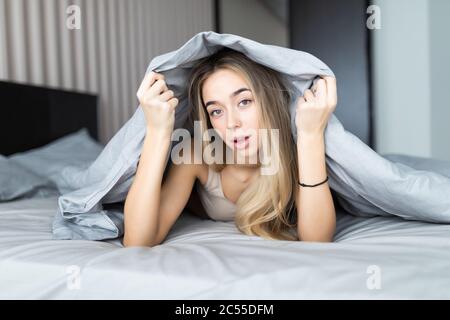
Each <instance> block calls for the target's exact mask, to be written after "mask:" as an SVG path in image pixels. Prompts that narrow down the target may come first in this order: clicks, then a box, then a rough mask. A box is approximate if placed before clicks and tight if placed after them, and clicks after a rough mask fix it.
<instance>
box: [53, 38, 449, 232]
mask: <svg viewBox="0 0 450 320" xmlns="http://www.w3.org/2000/svg"><path fill="white" fill-rule="evenodd" d="M223 47H228V48H231V49H234V50H237V51H240V52H242V53H244V54H246V56H247V57H249V58H250V59H252V60H254V61H255V62H257V63H260V64H262V65H265V66H267V67H270V68H272V69H274V70H276V71H278V72H280V73H281V75H282V76H283V77H285V79H286V80H287V82H288V84H289V85H291V86H292V88H290V89H291V91H292V92H293V93H294V94H295V99H293V100H292V102H291V105H290V106H289V112H290V115H291V131H292V135H293V137H294V139H295V140H296V139H297V133H296V126H295V107H296V100H297V98H298V97H300V96H302V95H303V92H304V91H305V90H306V89H308V88H310V87H311V85H312V84H313V83H314V81H315V80H317V79H318V78H319V77H320V76H334V74H333V72H332V71H331V70H330V68H328V66H326V65H325V64H324V63H323V62H322V61H320V60H319V59H317V58H316V57H314V56H312V55H311V54H309V53H306V52H302V51H298V50H293V49H289V48H284V47H279V46H273V45H267V44H261V43H258V42H255V41H252V40H250V39H246V38H243V37H240V36H237V35H232V34H218V33H215V32H211V31H208V32H201V33H198V34H197V35H195V36H194V37H192V38H191V39H190V40H189V41H187V42H186V43H185V44H184V45H183V46H182V47H181V48H179V49H178V50H175V51H172V52H168V53H165V54H163V55H159V56H157V57H155V58H153V59H152V60H151V62H150V64H149V66H148V68H147V70H146V73H148V72H150V71H156V72H159V73H162V74H164V76H165V80H166V83H167V86H168V87H169V88H170V89H171V90H173V91H174V94H175V96H176V97H177V98H178V99H179V105H178V106H177V108H176V113H175V129H176V128H181V127H183V125H184V124H185V122H186V119H187V116H188V113H189V106H188V101H187V94H186V84H187V78H188V75H189V71H190V69H191V68H192V66H193V65H194V64H195V63H196V61H198V60H199V59H201V58H204V57H207V56H209V55H211V54H214V53H215V52H217V51H218V50H219V49H221V48H223ZM145 128H146V127H145V117H144V113H143V111H142V108H140V106H139V107H138V108H137V110H136V112H135V113H134V115H133V116H132V117H131V118H130V119H129V120H128V121H127V122H126V123H125V125H124V126H123V127H122V128H121V129H120V130H119V131H118V132H117V133H116V134H115V135H114V137H113V138H112V139H111V140H110V141H109V143H108V144H107V145H106V146H105V148H104V149H103V151H102V152H101V154H100V155H99V156H98V158H97V159H96V160H95V161H94V162H93V163H92V165H91V166H90V167H89V168H88V169H86V170H83V171H78V172H73V171H70V172H69V173H67V174H70V176H66V177H64V176H62V177H61V179H63V180H64V181H65V183H66V184H67V181H70V183H71V184H72V191H70V192H68V193H65V194H63V195H61V196H60V197H59V198H58V212H56V215H55V219H54V222H53V237H54V239H88V240H102V239H110V238H116V237H118V236H121V235H122V234H123V205H121V202H123V201H124V200H125V199H126V195H127V192H128V190H129V188H130V186H131V183H132V180H133V177H134V174H135V172H136V169H137V164H138V161H139V157H140V152H141V148H142V145H143V141H144V137H145V133H146V131H145ZM325 145H326V163H327V170H328V174H329V185H330V188H331V189H333V191H334V193H335V194H336V195H337V199H338V201H339V203H340V204H341V205H342V207H343V208H344V209H345V210H346V211H348V212H349V213H351V214H354V215H359V216H374V215H386V216H388V215H396V216H400V217H403V218H405V219H410V220H422V221H428V222H439V223H449V222H450V177H449V176H448V175H444V174H441V173H438V172H434V171H432V168H430V170H419V169H415V168H413V167H411V166H408V165H406V164H402V163H400V162H393V161H390V160H388V159H387V158H384V157H382V156H381V155H379V154H377V153H376V152H375V151H373V150H372V149H371V148H370V147H368V146H367V145H366V144H364V143H363V142H362V141H361V140H359V139H358V138H357V137H356V136H354V135H353V134H352V133H350V132H348V131H346V130H345V129H344V127H343V126H342V124H341V122H340V121H339V120H338V118H337V117H336V116H335V115H334V114H332V115H331V117H330V119H329V122H328V125H327V128H326V130H325ZM167 163H168V161H167V162H166V168H167ZM449 167H450V163H449Z"/></svg>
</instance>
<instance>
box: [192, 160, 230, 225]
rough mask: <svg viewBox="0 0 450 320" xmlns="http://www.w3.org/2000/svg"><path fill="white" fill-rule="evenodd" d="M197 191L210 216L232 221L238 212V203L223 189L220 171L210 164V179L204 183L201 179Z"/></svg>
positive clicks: (215, 218)
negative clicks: (227, 195) (226, 194)
mask: <svg viewBox="0 0 450 320" xmlns="http://www.w3.org/2000/svg"><path fill="white" fill-rule="evenodd" d="M196 183H197V192H198V195H199V198H200V201H201V202H202V205H203V207H204V208H205V210H206V213H207V214H208V216H209V217H210V218H211V219H213V220H220V221H232V220H234V215H235V213H236V205H235V204H234V203H233V202H231V201H230V200H228V199H227V198H226V197H225V195H224V193H223V190H222V181H221V178H220V172H216V171H214V170H213V169H212V168H211V167H210V166H208V180H207V181H206V184H205V185H202V184H201V182H200V181H199V180H197V181H196Z"/></svg>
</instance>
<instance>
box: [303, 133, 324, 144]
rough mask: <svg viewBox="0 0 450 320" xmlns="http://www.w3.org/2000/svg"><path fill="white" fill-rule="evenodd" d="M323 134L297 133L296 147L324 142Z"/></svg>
mask: <svg viewBox="0 0 450 320" xmlns="http://www.w3.org/2000/svg"><path fill="white" fill-rule="evenodd" d="M324 138H325V135H324V132H321V131H317V132H305V131H297V146H302V145H309V144H313V145H314V144H317V143H318V142H322V141H324Z"/></svg>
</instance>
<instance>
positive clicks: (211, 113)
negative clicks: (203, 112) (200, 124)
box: [209, 110, 220, 116]
mask: <svg viewBox="0 0 450 320" xmlns="http://www.w3.org/2000/svg"><path fill="white" fill-rule="evenodd" d="M216 111H220V110H213V111H211V112H210V113H209V115H210V116H214V112H216Z"/></svg>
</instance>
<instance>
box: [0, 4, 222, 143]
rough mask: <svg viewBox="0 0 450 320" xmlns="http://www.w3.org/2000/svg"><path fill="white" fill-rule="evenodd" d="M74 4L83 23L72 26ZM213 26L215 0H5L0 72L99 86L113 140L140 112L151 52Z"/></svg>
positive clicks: (104, 135) (52, 83) (47, 82)
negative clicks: (70, 16) (139, 93)
mask: <svg viewBox="0 0 450 320" xmlns="http://www.w3.org/2000/svg"><path fill="white" fill-rule="evenodd" d="M72 4H76V5H78V6H79V7H80V9H81V20H82V23H81V29H80V30H76V29H75V30H70V29H68V28H67V27H66V20H67V17H68V14H67V13H66V9H67V7H68V6H69V5H72ZM213 29H214V13H213V1H212V0H183V1H179V0H132V1H129V0H95V1H94V0H0V79H3V80H10V81H14V82H21V83H29V84H35V85H43V86H48V87H54V88H64V89H69V90H76V91H82V92H83V91H86V92H91V93H98V94H99V96H100V109H99V137H100V140H101V141H102V142H103V143H105V142H107V141H108V140H109V139H110V138H111V137H112V136H113V135H114V134H115V132H117V130H118V129H119V128H120V127H121V126H122V125H123V124H124V123H125V122H126V121H127V120H128V119H129V118H130V116H131V115H132V114H133V113H134V112H135V110H136V107H137V106H138V102H137V98H136V91H137V89H138V86H139V84H140V82H141V80H142V78H143V76H144V73H145V71H146V69H147V66H148V64H149V62H150V61H151V59H152V58H154V57H155V56H156V55H159V54H161V53H165V52H168V51H172V50H175V49H178V48H179V47H180V46H181V45H183V44H184V43H185V42H186V41H187V40H189V38H191V37H192V36H193V35H195V34H196V33H198V32H201V31H207V30H213ZM2 107H3V106H2Z"/></svg>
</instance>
